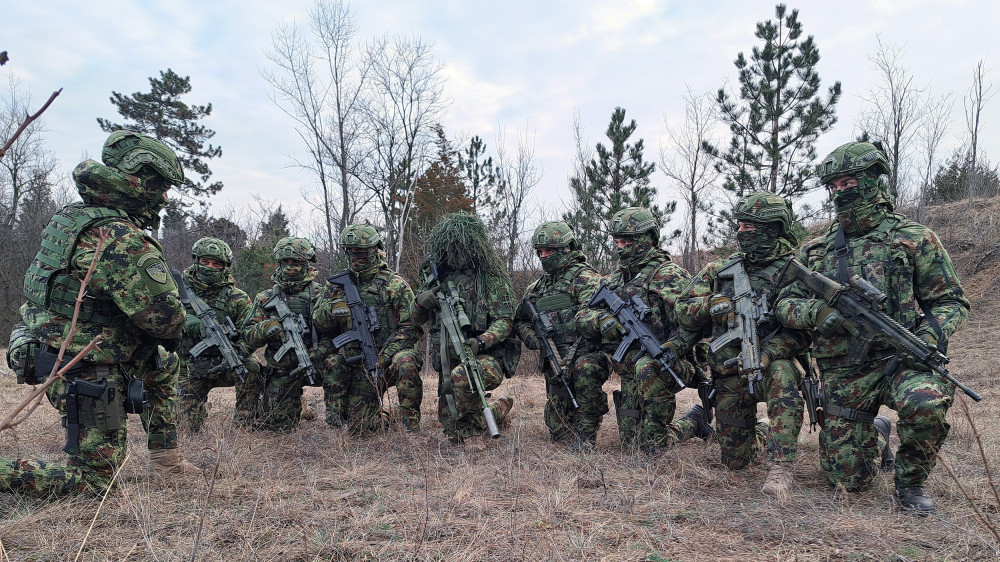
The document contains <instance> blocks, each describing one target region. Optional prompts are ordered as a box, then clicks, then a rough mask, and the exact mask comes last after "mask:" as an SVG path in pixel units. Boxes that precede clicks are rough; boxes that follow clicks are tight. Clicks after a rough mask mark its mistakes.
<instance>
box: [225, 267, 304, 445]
mask: <svg viewBox="0 0 1000 562" xmlns="http://www.w3.org/2000/svg"><path fill="white" fill-rule="evenodd" d="M303 269H304V273H303V274H301V275H295V277H301V280H299V281H294V282H292V281H284V282H282V281H280V279H281V275H280V274H281V272H280V271H279V272H278V273H276V274H275V276H274V277H272V278H273V279H275V280H278V283H277V284H278V286H279V287H281V290H282V291H283V292H284V294H285V297H286V299H287V301H288V307H289V308H290V309H291V310H292V311H296V312H298V313H299V314H302V317H303V318H304V319H305V320H306V324H307V326H311V324H312V312H311V311H312V309H313V308H314V307H315V306H316V299H317V298H318V297H319V291H320V286H319V283H317V282H316V277H317V276H318V275H319V271H318V270H317V269H316V268H315V267H313V266H303ZM272 294H274V293H273V288H270V289H266V290H264V291H261V292H259V293H257V295H256V296H255V297H254V299H253V309H252V310H251V312H250V318H249V319H248V320H247V321H246V324H245V328H244V331H243V341H244V342H245V344H246V346H247V348H248V349H250V350H257V349H260V348H261V347H264V348H265V349H264V365H263V366H262V367H261V373H262V378H263V379H264V380H263V382H264V399H263V402H262V403H261V404H260V408H261V412H262V416H263V417H262V419H261V421H260V424H259V425H260V427H261V428H263V429H266V430H269V431H281V432H290V431H292V430H294V429H295V427H296V426H298V424H299V421H300V420H301V419H302V387H303V386H305V385H306V384H308V382H309V381H308V379H306V378H305V377H304V376H295V377H292V376H291V372H292V371H293V370H294V369H295V368H296V367H298V360H297V359H296V357H295V353H291V352H289V353H287V354H285V356H284V357H282V358H281V361H277V360H275V358H274V353H275V352H276V351H278V349H279V348H280V347H281V343H280V342H277V341H274V340H271V339H270V338H268V336H267V329H268V326H269V324H270V322H271V321H277V317H276V316H273V317H272V314H274V310H273V309H270V310H265V309H264V303H265V302H267V300H268V299H269V298H271V295H272ZM302 338H303V340H304V341H305V342H306V344H307V345H309V344H310V343H311V342H312V330H311V329H307V330H306V331H305V333H303V334H302ZM265 346H266V347H265ZM310 347H312V346H310ZM310 356H311V357H312V359H313V364H314V365H316V364H318V361H319V360H320V359H321V358H322V354H321V352H319V351H311V352H310Z"/></svg>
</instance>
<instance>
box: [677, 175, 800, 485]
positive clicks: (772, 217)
mask: <svg viewBox="0 0 1000 562" xmlns="http://www.w3.org/2000/svg"><path fill="white" fill-rule="evenodd" d="M733 218H734V219H736V221H737V224H738V226H739V230H738V231H737V233H736V241H737V243H738V244H739V251H738V252H737V253H735V254H733V255H732V256H730V257H729V258H727V259H722V260H718V261H714V262H712V263H710V264H708V265H707V266H705V268H704V269H702V270H701V271H700V272H699V273H698V274H697V275H695V277H694V279H693V280H692V281H691V284H690V285H688V286H687V288H686V289H684V292H683V293H681V296H680V297H679V298H678V299H677V306H676V312H677V320H678V322H679V323H680V325H681V327H682V329H683V330H686V331H689V332H692V333H695V334H697V335H699V336H700V335H710V336H713V337H715V338H718V337H720V336H722V335H724V334H725V333H726V332H727V330H728V329H729V321H730V319H731V318H732V315H733V314H734V312H735V311H734V306H733V300H732V299H735V298H736V296H735V289H734V279H733V276H736V275H741V276H743V278H744V279H746V280H747V281H748V282H749V284H750V287H751V289H752V291H753V294H754V295H755V296H756V297H757V298H758V299H759V302H760V303H761V304H763V306H764V308H765V309H766V310H767V311H771V310H773V309H774V304H775V301H776V300H777V296H778V289H779V287H778V286H777V284H776V283H777V282H778V277H779V275H780V273H781V272H782V269H783V267H784V265H785V264H786V263H787V262H788V260H789V259H790V258H791V255H792V253H793V250H794V248H795V245H796V236H795V235H794V234H793V233H792V224H793V223H794V222H795V215H794V214H793V213H792V206H791V202H789V201H788V200H786V199H784V198H783V197H780V196H778V195H775V194H773V193H767V192H762V193H751V194H750V195H747V196H745V197H743V198H742V199H740V200H739V202H737V203H736V206H735V207H734V208H733ZM721 270H725V275H724V277H725V278H720V276H719V272H720V271H721ZM706 331H707V332H708V333H706ZM757 334H758V336H759V338H760V343H761V353H760V359H761V367H762V373H763V380H762V381H760V382H758V383H755V385H754V394H752V395H751V394H750V390H749V386H748V381H747V377H746V376H738V375H739V374H740V368H739V364H738V363H736V362H732V361H731V360H732V359H733V358H734V357H736V356H738V355H739V354H740V351H741V349H740V348H741V345H740V344H741V339H740V338H737V339H735V340H733V341H732V342H731V343H730V344H729V345H726V346H725V347H723V348H721V349H719V350H717V351H715V352H709V354H708V364H709V366H710V367H711V370H712V382H711V385H712V386H713V387H714V389H715V400H716V408H717V410H716V419H717V421H716V429H717V430H718V436H719V445H720V448H721V450H722V463H723V464H725V465H726V467H727V468H729V469H731V470H737V469H741V468H744V467H746V466H747V465H748V464H750V462H751V461H753V460H754V458H755V457H756V456H757V453H758V445H757V439H756V435H755V433H756V431H755V430H756V428H757V420H756V414H757V402H766V403H767V414H768V417H769V418H770V422H771V423H770V427H769V429H768V435H767V441H766V443H767V445H766V447H767V457H768V460H769V461H770V462H771V466H770V469H769V470H768V473H767V479H766V480H765V482H764V486H763V488H761V491H762V492H764V493H765V494H769V495H772V496H777V497H778V498H779V499H781V500H784V499H785V498H786V497H787V495H788V489H789V487H790V486H791V484H792V469H791V465H792V463H793V462H794V461H795V455H796V451H797V449H798V438H799V430H801V429H802V411H803V401H802V396H801V395H800V394H799V385H800V384H801V383H802V374H803V373H804V371H803V367H802V365H801V364H800V363H799V362H798V361H797V360H796V359H794V357H795V356H796V354H799V353H802V352H804V351H805V350H806V349H807V348H808V346H809V335H808V334H807V333H805V332H802V331H799V330H790V329H787V328H782V327H781V326H780V324H779V323H778V322H777V321H776V320H774V319H773V318H770V317H766V318H764V321H762V322H761V323H760V324H758V325H757ZM685 339H687V340H688V341H689V340H690V339H692V338H684V337H681V338H679V339H678V342H680V341H683V340H685ZM678 346H680V343H678ZM727 362H730V363H729V365H728V366H727Z"/></svg>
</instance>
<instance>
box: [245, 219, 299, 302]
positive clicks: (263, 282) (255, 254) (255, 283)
mask: <svg viewBox="0 0 1000 562" xmlns="http://www.w3.org/2000/svg"><path fill="white" fill-rule="evenodd" d="M286 236H291V232H290V231H289V230H288V217H287V216H286V215H285V212H284V211H283V210H282V208H281V206H280V205H279V206H278V208H277V209H276V210H275V211H273V212H272V213H271V214H270V215H269V216H268V218H267V220H265V221H264V222H262V223H261V224H260V232H259V233H258V235H257V237H256V239H255V240H254V241H253V242H251V243H250V244H248V245H247V246H246V247H245V248H243V249H242V250H239V251H237V250H236V248H233V252H234V253H235V254H236V258H235V261H236V263H235V264H234V265H233V277H235V278H236V286H237V287H240V288H241V289H243V290H244V291H246V292H247V294H249V295H251V297H252V296H253V295H256V294H257V293H259V292H260V291H262V290H263V289H264V288H266V287H269V286H271V284H272V283H271V276H272V275H274V272H275V269H276V267H277V265H278V264H277V263H276V262H275V260H274V245H275V244H277V243H278V240H281V239H282V238H284V237H286Z"/></svg>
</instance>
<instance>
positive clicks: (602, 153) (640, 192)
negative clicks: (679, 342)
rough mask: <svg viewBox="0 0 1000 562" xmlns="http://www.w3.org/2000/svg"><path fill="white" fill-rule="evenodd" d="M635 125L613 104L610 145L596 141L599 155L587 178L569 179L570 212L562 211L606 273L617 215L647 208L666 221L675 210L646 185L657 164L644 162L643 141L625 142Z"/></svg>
mask: <svg viewBox="0 0 1000 562" xmlns="http://www.w3.org/2000/svg"><path fill="white" fill-rule="evenodd" d="M635 129H636V123H635V119H633V120H631V121H630V122H629V123H628V124H627V125H626V124H625V110H624V109H623V108H621V107H616V108H615V110H614V112H612V114H611V122H610V123H609V124H608V129H607V131H606V132H605V135H606V136H607V137H608V140H609V141H610V142H611V146H610V148H609V147H606V146H604V144H602V143H597V146H596V150H597V158H592V159H591V160H590V163H588V164H587V166H586V178H578V177H577V178H571V179H570V189H571V190H572V191H573V197H574V200H575V201H574V210H573V211H571V212H568V213H566V214H564V215H563V220H565V221H566V222H567V223H569V224H570V225H571V226H572V227H573V229H574V231H575V232H576V234H577V237H578V238H579V239H580V241H581V244H582V245H583V248H584V252H585V253H587V256H588V257H589V259H590V261H591V263H592V264H594V266H595V267H596V268H597V269H598V270H600V271H609V270H610V269H611V267H612V265H613V263H614V255H615V253H614V245H613V242H612V240H611V238H610V236H609V234H608V233H609V231H610V222H611V217H612V216H613V215H614V214H615V213H617V212H618V211H620V210H622V209H625V208H627V207H647V208H649V209H650V210H651V211H652V212H653V214H654V215H655V216H656V217H657V218H658V219H659V221H660V225H664V224H665V223H666V221H667V220H668V219H669V216H670V214H671V213H673V212H674V210H675V209H676V208H677V203H676V202H671V203H670V204H669V205H668V206H667V207H665V208H663V209H661V208H660V207H659V206H658V205H656V204H655V203H654V201H655V200H656V187H654V186H653V185H651V184H650V176H651V175H652V174H653V172H654V171H655V170H656V164H654V163H652V162H646V161H645V160H644V158H643V150H644V148H645V147H644V141H643V139H637V140H636V141H635V143H634V144H629V139H630V138H631V137H632V134H633V133H635ZM584 180H585V181H584ZM675 235H676V233H675ZM661 240H662V238H661Z"/></svg>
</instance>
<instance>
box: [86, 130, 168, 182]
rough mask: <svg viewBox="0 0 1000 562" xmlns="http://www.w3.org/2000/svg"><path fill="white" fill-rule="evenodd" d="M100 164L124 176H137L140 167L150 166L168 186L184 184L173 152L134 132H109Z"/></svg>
mask: <svg viewBox="0 0 1000 562" xmlns="http://www.w3.org/2000/svg"><path fill="white" fill-rule="evenodd" d="M101 161H102V162H104V163H105V164H106V165H108V166H111V167H112V168H118V169H119V170H121V171H123V172H125V173H126V174H136V173H138V172H139V170H140V169H141V168H142V167H143V166H149V167H150V168H152V169H154V170H156V172H157V173H158V174H160V175H161V176H163V179H164V180H166V181H167V182H168V183H170V184H175V185H176V184H180V183H183V182H184V169H183V168H182V167H181V163H180V161H179V160H178V159H177V155H176V154H174V151H173V150H171V149H170V147H168V146H167V145H165V144H163V143H162V142H160V141H158V140H156V139H154V138H153V137H151V136H149V135H144V134H142V133H137V132H135V131H127V130H118V131H114V132H113V133H111V134H110V135H109V136H108V138H107V140H105V141H104V148H103V149H101Z"/></svg>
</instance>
